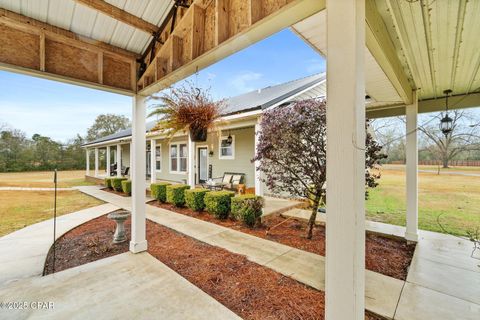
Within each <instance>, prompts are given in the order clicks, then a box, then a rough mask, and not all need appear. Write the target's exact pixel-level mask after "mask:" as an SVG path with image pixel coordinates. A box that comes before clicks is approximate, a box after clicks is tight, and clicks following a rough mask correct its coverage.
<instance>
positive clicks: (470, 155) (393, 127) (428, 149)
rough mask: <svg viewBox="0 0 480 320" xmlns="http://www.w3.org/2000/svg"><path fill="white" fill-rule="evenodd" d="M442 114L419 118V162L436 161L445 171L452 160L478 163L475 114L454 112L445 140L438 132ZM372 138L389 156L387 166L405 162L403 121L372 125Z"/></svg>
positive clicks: (478, 136) (479, 150)
mask: <svg viewBox="0 0 480 320" xmlns="http://www.w3.org/2000/svg"><path fill="white" fill-rule="evenodd" d="M444 115H445V113H444V112H437V113H431V114H426V115H420V116H419V121H418V127H417V134H418V151H419V152H418V159H419V160H420V161H436V162H438V163H441V165H442V167H444V168H448V167H449V165H450V163H451V162H452V161H454V160H480V119H479V116H478V112H475V111H471V110H453V111H450V112H449V116H450V118H452V121H453V122H452V128H453V130H452V132H450V133H449V134H447V135H446V136H445V135H444V134H443V133H442V132H441V131H440V128H439V123H440V119H442V118H443V116H444ZM373 128H374V131H375V137H376V139H377V140H378V141H379V143H380V144H381V145H382V146H383V150H384V152H385V153H386V154H387V155H388V158H387V159H386V160H385V161H386V162H404V161H405V148H406V145H405V135H406V132H405V117H393V118H386V119H378V120H374V121H373Z"/></svg>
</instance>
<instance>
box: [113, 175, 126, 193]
mask: <svg viewBox="0 0 480 320" xmlns="http://www.w3.org/2000/svg"><path fill="white" fill-rule="evenodd" d="M111 179H112V180H111V184H112V188H113V190H115V191H118V192H123V189H122V181H125V180H127V178H111Z"/></svg>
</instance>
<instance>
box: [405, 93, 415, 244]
mask: <svg viewBox="0 0 480 320" xmlns="http://www.w3.org/2000/svg"><path fill="white" fill-rule="evenodd" d="M412 100H413V103H412V104H410V105H408V106H406V107H405V109H406V110H405V111H406V118H407V119H406V130H407V132H406V134H407V138H406V140H407V141H406V152H405V155H406V160H407V163H406V179H407V183H406V188H407V190H406V194H407V229H406V231H405V238H406V239H407V240H409V241H417V240H418V142H417V141H418V140H417V114H418V98H417V92H416V91H414V92H413V94H412Z"/></svg>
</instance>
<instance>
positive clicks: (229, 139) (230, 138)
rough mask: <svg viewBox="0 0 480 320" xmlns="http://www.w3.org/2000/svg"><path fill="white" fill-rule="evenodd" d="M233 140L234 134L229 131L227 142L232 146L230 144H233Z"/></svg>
mask: <svg viewBox="0 0 480 320" xmlns="http://www.w3.org/2000/svg"><path fill="white" fill-rule="evenodd" d="M232 142H233V138H232V135H231V134H230V132H229V133H228V137H227V144H228V145H229V146H230V145H232Z"/></svg>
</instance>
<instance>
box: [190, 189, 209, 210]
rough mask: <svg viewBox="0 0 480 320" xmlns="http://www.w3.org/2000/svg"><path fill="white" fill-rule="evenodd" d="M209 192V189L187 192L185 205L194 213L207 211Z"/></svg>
mask: <svg viewBox="0 0 480 320" xmlns="http://www.w3.org/2000/svg"><path fill="white" fill-rule="evenodd" d="M207 192H208V190H207V189H202V188H198V189H191V190H185V203H186V204H187V207H189V208H190V209H192V210H193V211H202V210H203V209H205V201H204V198H205V194H206V193H207Z"/></svg>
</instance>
